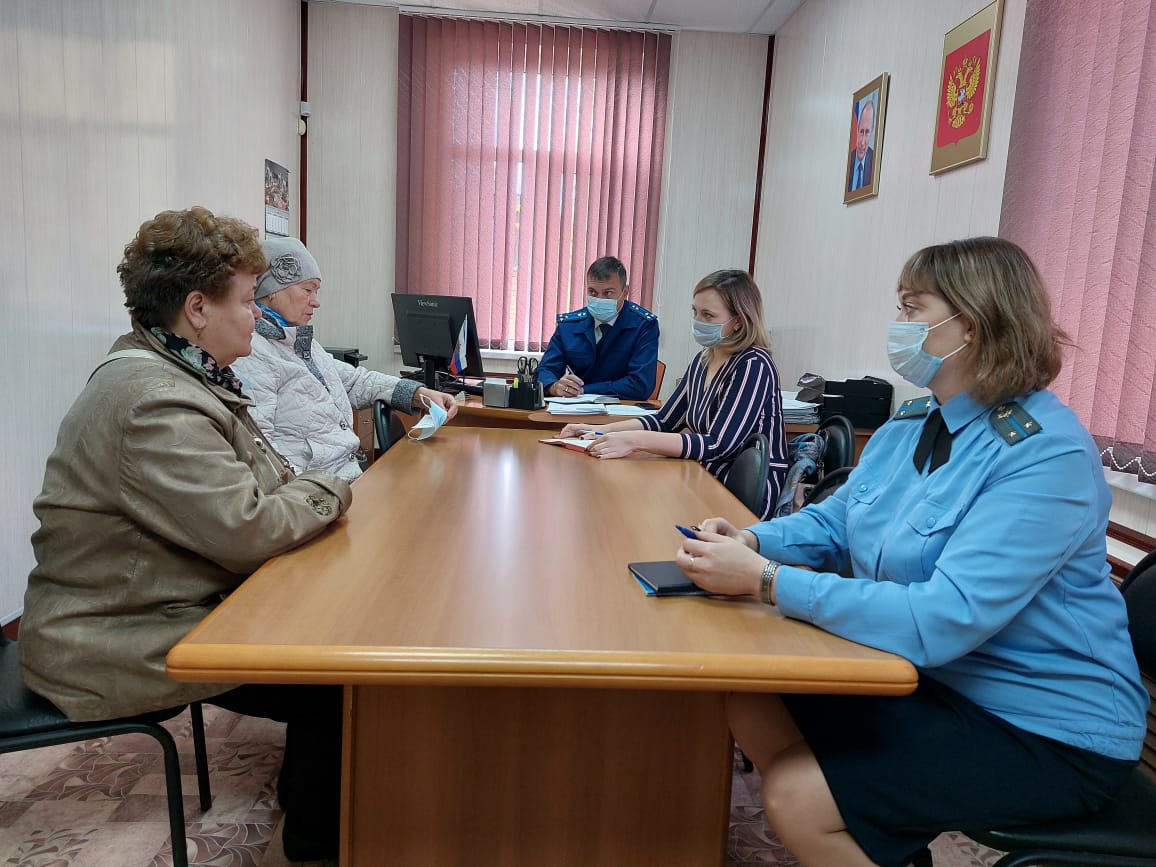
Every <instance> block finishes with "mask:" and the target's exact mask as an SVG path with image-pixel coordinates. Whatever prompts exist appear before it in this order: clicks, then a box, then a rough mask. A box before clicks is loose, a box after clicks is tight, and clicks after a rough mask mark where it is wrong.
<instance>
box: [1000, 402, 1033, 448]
mask: <svg viewBox="0 0 1156 867" xmlns="http://www.w3.org/2000/svg"><path fill="white" fill-rule="evenodd" d="M987 420H988V421H989V422H990V423H991V426H992V427H993V428H995V432H996V433H997V434H999V436H1000V439H1002V440H1003V441H1004V442H1005V443H1007V444H1008V445H1009V446H1014V445H1015V444H1016V443H1019V442H1023V441H1024V440H1026V439H1027V438H1028V437H1030V436H1035V435H1036V434H1038V433H1039V432H1040V431H1041V430H1043V428H1042V427H1040V423H1039V422H1038V421H1036V420H1035V419H1034V418H1032V417H1031V415H1030V414H1029V413H1028V411H1027V410H1026V409H1024V408H1023V407H1022V406H1020V405H1019V404H1018V403H1016V402H1015V401H1014V400H1009V401H1005V402H1004V403H1001V404H1000V405H999V406H997V407H996V408H995V409H993V410H992V411H991V412H990V413H988V416H987Z"/></svg>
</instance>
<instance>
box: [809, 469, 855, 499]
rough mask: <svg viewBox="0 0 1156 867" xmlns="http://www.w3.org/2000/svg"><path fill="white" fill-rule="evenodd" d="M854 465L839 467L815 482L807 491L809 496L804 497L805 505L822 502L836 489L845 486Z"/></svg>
mask: <svg viewBox="0 0 1156 867" xmlns="http://www.w3.org/2000/svg"><path fill="white" fill-rule="evenodd" d="M853 469H855V468H854V467H839V469H837V470H834V471H832V472H830V473H826V474H825V475H824V476H823V478H821V479H819V481H818V482H816V483H815V486H814V487H813V488H811V490H809V491H807V496H806V497H804V498H803V505H804V506H809V505H811V503H821V502H823V500H825V499H827V497H829V496H831V494H833V493H835V491H837V490H839V488H841V487H842V486H843V483H844V482H845V481H847V477H848V476H849V475H851V470H853Z"/></svg>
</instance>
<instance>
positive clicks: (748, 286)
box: [694, 269, 771, 354]
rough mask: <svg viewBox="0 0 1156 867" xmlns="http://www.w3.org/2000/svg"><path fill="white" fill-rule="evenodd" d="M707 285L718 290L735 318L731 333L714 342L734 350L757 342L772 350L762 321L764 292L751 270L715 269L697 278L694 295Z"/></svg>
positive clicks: (740, 349)
mask: <svg viewBox="0 0 1156 867" xmlns="http://www.w3.org/2000/svg"><path fill="white" fill-rule="evenodd" d="M707 289H713V290H714V291H715V292H717V293H718V294H719V297H721V298H722V300H723V303H724V304H725V305H726V306H727V310H729V311H730V312H731V314H732V315H733V316H735V317H736V318H737V319H738V324H737V325H735V327H734V328H733V329H732V330H731V333H730V334H728V335H727V336H726V337H724V338H723V339H722V341H721V342H720V343H718V344H717V348H718V349H722V350H725V351H727V352H730V353H732V354H734V353H739V352H742V351H743V350H744V349H750V348H751V347H752V346H759V347H762V348H763V349H765V350H767V352H770V351H771V343H770V340H768V339H767V327H766V326H765V325H764V324H763V296H762V293H761V292H759V287H758V286H756V285H755V281H754V280H753V279H751V275H750V274H748V273H747V272H746V271H739V270H737V269H727V270H723V271H714V272H712V273H710V274H707V275H706V276H705V277H703V278H702V279H701V280H699V281H698V285H697V286H695V287H694V295H698V294H699V293H700V292H705V291H706V290H707ZM710 351H711V350H709V349H708V350H707V352H710Z"/></svg>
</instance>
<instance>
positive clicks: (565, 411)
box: [546, 400, 654, 418]
mask: <svg viewBox="0 0 1156 867" xmlns="http://www.w3.org/2000/svg"><path fill="white" fill-rule="evenodd" d="M546 412H548V413H550V415H616V416H626V417H630V418H633V417H636V416H640V415H651V414H652V413H654V410H653V409H644V408H643V407H641V406H634V405H633V404H629V403H611V404H605V403H564V402H561V401H557V400H551V401H550V402H549V404H548V405H547V406H546Z"/></svg>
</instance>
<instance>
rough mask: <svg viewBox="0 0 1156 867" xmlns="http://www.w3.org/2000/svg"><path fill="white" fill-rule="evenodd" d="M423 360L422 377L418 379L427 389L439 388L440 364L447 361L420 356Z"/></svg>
mask: <svg viewBox="0 0 1156 867" xmlns="http://www.w3.org/2000/svg"><path fill="white" fill-rule="evenodd" d="M418 358H419V359H420V360H421V376H420V377H416V378H417V379H419V380H420V382H421V384H422V385H424V386H425V387H426V388H435V389H436V388H437V372H438V362H439V361H444V360H445V359H442V358H437V357H436V356H432V355H419V356H418Z"/></svg>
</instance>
